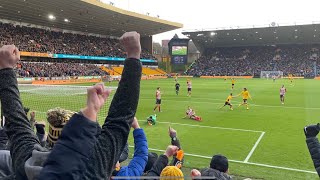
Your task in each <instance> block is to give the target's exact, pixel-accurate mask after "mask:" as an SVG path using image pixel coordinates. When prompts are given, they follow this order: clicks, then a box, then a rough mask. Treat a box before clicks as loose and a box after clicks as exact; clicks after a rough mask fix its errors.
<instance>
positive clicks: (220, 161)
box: [210, 154, 229, 173]
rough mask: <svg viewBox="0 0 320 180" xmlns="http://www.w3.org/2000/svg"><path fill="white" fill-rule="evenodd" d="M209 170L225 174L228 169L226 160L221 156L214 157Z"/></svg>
mask: <svg viewBox="0 0 320 180" xmlns="http://www.w3.org/2000/svg"><path fill="white" fill-rule="evenodd" d="M210 168H212V169H216V170H218V171H220V172H224V173H226V172H227V171H228V169H229V163H228V159H227V158H226V157H225V156H223V155H221V154H217V155H214V156H213V157H212V159H211V162H210Z"/></svg>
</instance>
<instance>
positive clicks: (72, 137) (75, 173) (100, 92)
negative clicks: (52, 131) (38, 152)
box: [39, 84, 111, 180]
mask: <svg viewBox="0 0 320 180" xmlns="http://www.w3.org/2000/svg"><path fill="white" fill-rule="evenodd" d="M110 92H111V91H110V90H108V89H105V88H104V85H103V84H97V85H95V86H93V87H90V88H88V91H87V106H86V107H85V108H84V109H83V110H82V111H81V112H80V113H78V114H75V115H73V116H72V117H71V119H70V121H69V122H68V123H67V124H66V125H65V126H64V128H63V130H62V133H61V136H60V137H59V139H58V141H57V143H56V144H55V145H54V148H53V150H52V151H51V153H50V155H49V157H48V159H47V161H46V162H45V164H44V167H43V169H42V171H41V174H40V177H39V179H47V180H51V179H52V180H53V179H61V180H64V179H66V180H67V179H73V180H76V179H82V175H83V172H85V171H86V165H87V163H88V159H89V158H90V156H91V152H92V149H93V148H94V145H95V141H96V135H97V132H98V126H99V125H98V123H97V122H96V119H97V114H98V112H99V110H100V108H101V107H102V106H103V105H104V103H105V101H106V99H107V97H108V96H109V94H110Z"/></svg>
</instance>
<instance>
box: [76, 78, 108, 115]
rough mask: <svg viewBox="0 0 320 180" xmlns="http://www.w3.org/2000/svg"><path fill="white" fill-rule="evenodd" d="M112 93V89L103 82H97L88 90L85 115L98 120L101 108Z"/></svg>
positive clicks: (83, 111)
mask: <svg viewBox="0 0 320 180" xmlns="http://www.w3.org/2000/svg"><path fill="white" fill-rule="evenodd" d="M110 93H111V90H110V89H105V87H104V85H103V84H96V85H95V86H93V87H90V88H88V90H87V107H86V108H85V109H84V110H82V113H83V115H84V116H85V117H86V118H88V119H90V120H92V121H96V119H97V114H98V112H99V110H100V108H101V107H102V106H103V105H104V103H105V102H106V100H107V98H108V97H109V95H110Z"/></svg>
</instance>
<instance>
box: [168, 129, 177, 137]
mask: <svg viewBox="0 0 320 180" xmlns="http://www.w3.org/2000/svg"><path fill="white" fill-rule="evenodd" d="M169 136H170V137H171V138H174V137H177V131H176V130H174V129H173V128H172V127H169Z"/></svg>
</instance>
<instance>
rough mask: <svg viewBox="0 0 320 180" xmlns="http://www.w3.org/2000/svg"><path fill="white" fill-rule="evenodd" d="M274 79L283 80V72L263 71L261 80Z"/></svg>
mask: <svg viewBox="0 0 320 180" xmlns="http://www.w3.org/2000/svg"><path fill="white" fill-rule="evenodd" d="M273 77H275V78H282V77H283V72H282V71H261V74H260V78H265V79H272V78H273Z"/></svg>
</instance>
